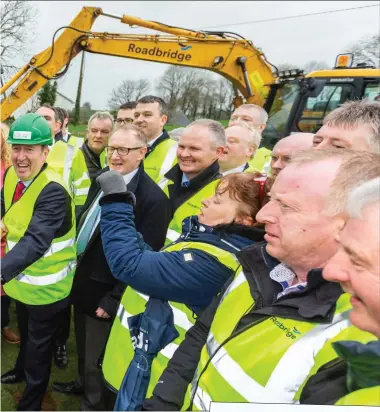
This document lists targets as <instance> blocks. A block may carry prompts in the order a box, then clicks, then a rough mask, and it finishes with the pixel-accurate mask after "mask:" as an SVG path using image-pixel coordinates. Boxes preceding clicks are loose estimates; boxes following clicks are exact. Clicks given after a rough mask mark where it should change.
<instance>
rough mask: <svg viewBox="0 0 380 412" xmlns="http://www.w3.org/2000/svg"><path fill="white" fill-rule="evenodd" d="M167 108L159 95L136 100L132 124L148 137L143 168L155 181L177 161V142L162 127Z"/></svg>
mask: <svg viewBox="0 0 380 412" xmlns="http://www.w3.org/2000/svg"><path fill="white" fill-rule="evenodd" d="M168 114H169V109H168V106H167V104H166V103H165V101H164V100H162V99H161V97H157V96H144V97H142V98H141V99H139V100H138V101H137V105H136V108H135V113H134V118H135V120H134V125H135V126H137V127H138V128H139V129H140V130H142V131H143V132H144V133H145V135H146V136H147V138H148V152H147V154H146V156H145V160H144V170H145V172H146V173H147V174H148V176H149V177H150V178H151V179H152V180H153V181H155V182H156V183H157V182H158V181H159V180H160V178H162V177H163V176H164V175H165V173H166V172H167V171H169V170H170V169H171V168H172V167H173V166H174V165H175V164H176V163H177V157H176V152H177V142H175V141H174V140H173V139H171V138H170V137H169V135H168V133H167V131H166V130H165V129H164V128H163V127H164V126H165V124H166V122H167V121H168Z"/></svg>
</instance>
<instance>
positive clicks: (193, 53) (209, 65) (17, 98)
mask: <svg viewBox="0 0 380 412" xmlns="http://www.w3.org/2000/svg"><path fill="white" fill-rule="evenodd" d="M100 15H104V16H106V17H110V18H116V19H118V20H120V21H121V22H123V23H126V24H129V25H131V26H132V25H133V26H135V25H138V26H140V27H145V28H148V29H151V30H156V31H160V32H163V33H167V34H165V35H127V34H117V33H97V32H91V31H90V29H91V27H92V25H93V24H94V22H95V20H96V18H97V17H98V16H100ZM61 29H64V31H63V32H62V34H61V35H60V36H59V37H58V39H57V40H56V41H53V44H52V46H51V47H49V48H47V49H46V50H44V51H43V52H41V53H39V54H37V55H36V56H34V57H33V58H32V59H31V60H30V62H29V63H28V64H27V65H25V66H24V67H23V68H22V69H21V70H20V71H19V72H18V73H17V74H16V75H15V76H14V77H13V78H12V79H10V80H9V81H8V82H7V83H6V84H5V85H4V86H3V88H2V89H1V94H3V93H5V92H6V91H7V90H8V89H9V88H10V87H11V86H13V85H15V86H14V88H13V89H12V91H11V92H10V93H9V94H8V96H7V97H6V98H4V99H3V101H2V103H1V120H2V121H4V120H6V119H7V118H8V117H10V116H11V115H12V113H13V112H14V111H15V110H16V109H17V108H18V107H20V106H21V105H22V104H23V103H25V102H26V101H27V100H28V99H29V98H30V97H31V96H33V95H34V94H35V93H36V92H37V91H38V90H39V89H40V88H41V87H43V86H44V84H45V83H46V82H47V81H49V80H51V79H57V78H59V77H61V76H63V75H64V74H65V73H66V72H67V70H68V69H69V65H70V63H71V61H72V59H73V58H74V57H75V56H77V55H78V54H79V53H80V52H81V51H87V52H90V53H97V54H104V55H111V56H117V57H126V58H132V59H139V60H146V61H154V62H160V63H166V64H173V65H178V66H187V67H196V68H200V69H207V70H211V71H213V72H215V73H218V74H220V75H222V76H224V77H225V78H227V79H228V80H230V81H231V82H232V83H233V84H234V86H235V87H236V89H238V90H239V91H240V92H241V94H242V95H243V96H244V97H245V99H246V100H247V102H249V103H256V104H259V105H263V104H264V101H265V97H266V95H267V93H268V89H269V88H268V85H270V84H272V83H273V82H274V80H275V79H274V76H273V74H272V70H271V68H270V66H269V64H268V63H267V62H266V60H265V57H264V55H263V53H262V52H261V51H260V50H258V49H256V48H255V47H254V46H253V45H252V43H251V42H250V41H248V40H245V39H243V38H237V37H236V38H235V37H233V36H227V35H223V34H220V35H214V34H208V33H207V32H199V31H192V30H187V29H181V28H178V27H172V26H167V25H165V24H161V23H156V22H151V21H146V20H142V19H139V18H137V17H132V16H128V15H124V16H120V17H118V16H113V15H110V14H106V13H103V11H102V9H100V8H93V7H84V8H83V9H82V10H81V11H80V12H79V14H78V15H77V16H76V17H75V18H74V20H73V21H72V22H71V24H70V26H66V27H64V28H61ZM59 30H60V29H59ZM59 30H57V32H58V31H59ZM57 32H56V34H57ZM53 40H54V38H53ZM16 82H17V83H16Z"/></svg>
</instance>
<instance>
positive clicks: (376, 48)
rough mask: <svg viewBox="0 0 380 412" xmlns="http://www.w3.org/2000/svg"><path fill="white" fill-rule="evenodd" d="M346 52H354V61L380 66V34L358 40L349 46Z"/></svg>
mask: <svg viewBox="0 0 380 412" xmlns="http://www.w3.org/2000/svg"><path fill="white" fill-rule="evenodd" d="M344 51H345V52H350V53H353V54H354V63H356V64H357V63H367V64H370V65H372V66H375V67H380V35H379V34H374V35H372V36H366V37H363V38H361V39H360V40H358V41H357V42H356V43H354V44H351V45H350V46H348V47H347V49H346V50H344Z"/></svg>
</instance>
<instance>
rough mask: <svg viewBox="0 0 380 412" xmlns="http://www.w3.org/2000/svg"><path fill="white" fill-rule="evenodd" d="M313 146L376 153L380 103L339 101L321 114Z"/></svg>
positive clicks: (379, 139)
mask: <svg viewBox="0 0 380 412" xmlns="http://www.w3.org/2000/svg"><path fill="white" fill-rule="evenodd" d="M313 146H314V147H315V148H316V149H326V148H337V149H352V150H364V151H368V152H374V153H380V103H377V102H371V101H367V100H355V101H350V102H346V103H344V104H342V106H340V107H339V108H338V109H335V110H333V111H332V112H331V113H330V114H329V115H328V116H326V117H325V119H324V121H323V126H322V127H321V128H320V129H319V131H318V132H317V133H316V134H315V136H314V139H313Z"/></svg>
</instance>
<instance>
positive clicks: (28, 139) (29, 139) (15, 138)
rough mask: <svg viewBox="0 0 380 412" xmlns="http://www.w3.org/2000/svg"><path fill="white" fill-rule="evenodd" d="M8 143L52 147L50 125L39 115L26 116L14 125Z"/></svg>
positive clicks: (17, 120) (29, 114) (30, 114)
mask: <svg viewBox="0 0 380 412" xmlns="http://www.w3.org/2000/svg"><path fill="white" fill-rule="evenodd" d="M7 143H10V144H28V145H32V144H41V145H51V144H53V136H52V131H51V128H50V125H49V123H48V122H47V120H46V119H45V118H44V117H42V116H39V115H38V114H35V113H28V114H24V115H23V116H20V117H18V118H17V119H16V120H15V121H14V122H13V123H12V125H11V128H10V130H9V135H8V140H7Z"/></svg>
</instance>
